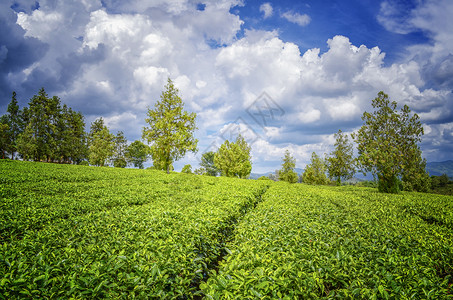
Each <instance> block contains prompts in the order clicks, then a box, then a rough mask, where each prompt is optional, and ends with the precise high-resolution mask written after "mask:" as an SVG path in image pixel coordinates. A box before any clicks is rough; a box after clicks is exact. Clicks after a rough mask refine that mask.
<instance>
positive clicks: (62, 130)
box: [58, 104, 88, 164]
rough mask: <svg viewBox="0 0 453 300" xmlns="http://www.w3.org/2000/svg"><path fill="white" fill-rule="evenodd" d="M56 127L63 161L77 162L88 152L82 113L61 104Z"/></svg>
mask: <svg viewBox="0 0 453 300" xmlns="http://www.w3.org/2000/svg"><path fill="white" fill-rule="evenodd" d="M58 128H59V129H58V134H59V138H58V140H59V156H60V157H61V159H62V161H63V162H66V163H77V164H79V163H80V162H82V160H83V159H84V158H86V157H87V153H88V148H87V142H86V138H87V137H86V133H85V122H84V118H83V115H82V114H81V113H80V112H75V111H73V110H72V109H71V108H70V107H67V106H66V104H65V105H63V109H62V110H61V116H60V121H59V125H58Z"/></svg>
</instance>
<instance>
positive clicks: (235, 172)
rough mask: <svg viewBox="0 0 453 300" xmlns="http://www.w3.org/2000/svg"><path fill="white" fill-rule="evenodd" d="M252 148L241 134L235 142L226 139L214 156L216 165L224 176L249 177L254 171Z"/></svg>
mask: <svg viewBox="0 0 453 300" xmlns="http://www.w3.org/2000/svg"><path fill="white" fill-rule="evenodd" d="M250 150H251V147H250V146H249V145H248V144H247V142H246V141H245V139H244V138H243V137H242V136H241V135H239V136H238V137H237V139H236V141H235V142H233V143H230V142H229V141H228V140H226V141H225V142H224V143H223V144H222V145H221V146H220V148H219V150H218V151H217V152H216V154H215V156H214V163H215V166H216V167H217V168H218V169H219V170H220V172H221V174H222V176H227V177H239V178H248V177H249V176H250V172H251V171H252V162H251V156H250Z"/></svg>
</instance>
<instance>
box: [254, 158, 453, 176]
mask: <svg viewBox="0 0 453 300" xmlns="http://www.w3.org/2000/svg"><path fill="white" fill-rule="evenodd" d="M295 171H296V173H297V174H298V175H300V174H302V173H303V172H304V169H300V168H296V169H295ZM426 171H428V172H429V175H431V176H440V175H442V174H447V176H448V177H450V178H453V160H447V161H441V162H429V163H427V164H426ZM272 173H274V172H267V173H262V174H259V173H252V174H250V179H258V178H260V177H261V176H266V177H267V176H269V174H272ZM354 180H359V181H360V180H373V176H372V175H371V174H367V176H363V174H362V173H360V172H357V173H356V174H355V176H354Z"/></svg>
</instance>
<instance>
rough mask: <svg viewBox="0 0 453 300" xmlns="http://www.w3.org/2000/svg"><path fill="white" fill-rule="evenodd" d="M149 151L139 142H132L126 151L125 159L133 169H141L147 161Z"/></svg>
mask: <svg viewBox="0 0 453 300" xmlns="http://www.w3.org/2000/svg"><path fill="white" fill-rule="evenodd" d="M149 152H150V149H149V147H148V146H147V145H145V144H143V143H142V142H141V141H134V142H132V143H131V144H130V145H129V146H128V147H127V149H126V154H125V155H126V159H127V162H128V163H129V164H133V165H134V167H136V168H139V169H143V168H144V166H143V164H144V163H145V162H146V161H147V160H148V155H149Z"/></svg>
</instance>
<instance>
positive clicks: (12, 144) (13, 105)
mask: <svg viewBox="0 0 453 300" xmlns="http://www.w3.org/2000/svg"><path fill="white" fill-rule="evenodd" d="M16 96H17V95H16V92H13V95H12V97H11V102H10V103H9V104H8V109H7V113H8V114H7V115H6V116H5V122H4V123H5V124H7V125H8V130H7V134H6V142H7V145H6V151H7V152H8V153H10V154H11V159H14V153H15V152H16V151H17V138H18V136H19V134H20V133H21V127H22V116H21V111H20V109H19V105H18V104H17V99H16ZM2 123H3V122H2Z"/></svg>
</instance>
